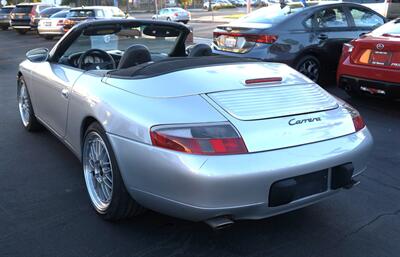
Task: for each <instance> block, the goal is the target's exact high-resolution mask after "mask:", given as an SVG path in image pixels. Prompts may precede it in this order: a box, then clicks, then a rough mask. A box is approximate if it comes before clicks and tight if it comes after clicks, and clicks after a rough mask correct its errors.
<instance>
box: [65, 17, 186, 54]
mask: <svg viewBox="0 0 400 257" xmlns="http://www.w3.org/2000/svg"><path fill="white" fill-rule="evenodd" d="M99 34H100V35H99ZM179 36H180V31H179V30H177V29H174V28H172V27H165V26H163V27H160V26H154V25H142V26H137V27H124V28H122V29H120V30H119V29H118V30H117V31H115V30H114V31H113V28H112V29H110V28H106V29H101V28H100V29H99V32H96V33H93V32H88V31H84V32H83V33H82V34H81V35H80V36H79V37H78V38H77V39H76V40H75V42H73V43H72V44H71V46H70V47H69V48H68V49H67V51H66V52H65V53H64V55H63V56H64V57H68V56H71V55H74V54H77V53H82V52H85V51H87V50H89V49H94V48H96V49H101V50H104V51H108V52H114V53H118V52H119V53H122V52H124V51H125V50H126V49H127V48H128V47H130V46H132V45H134V44H141V45H144V46H146V47H147V48H148V49H149V51H150V53H152V54H165V55H168V54H169V53H170V52H171V51H172V50H173V49H174V47H175V44H176V40H177V39H178V37H179Z"/></svg>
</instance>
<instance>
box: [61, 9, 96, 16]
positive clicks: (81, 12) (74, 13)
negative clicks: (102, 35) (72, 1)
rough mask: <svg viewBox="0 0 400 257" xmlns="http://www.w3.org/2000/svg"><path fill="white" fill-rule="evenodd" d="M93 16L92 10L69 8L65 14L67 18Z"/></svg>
mask: <svg viewBox="0 0 400 257" xmlns="http://www.w3.org/2000/svg"><path fill="white" fill-rule="evenodd" d="M95 16H96V15H95V12H94V10H71V11H69V14H68V15H67V17H68V18H86V17H95Z"/></svg>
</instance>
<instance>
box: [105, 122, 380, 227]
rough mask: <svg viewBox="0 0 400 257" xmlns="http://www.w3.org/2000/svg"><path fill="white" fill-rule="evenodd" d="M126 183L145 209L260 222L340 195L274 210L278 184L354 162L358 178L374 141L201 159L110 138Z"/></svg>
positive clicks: (356, 138)
mask: <svg viewBox="0 0 400 257" xmlns="http://www.w3.org/2000/svg"><path fill="white" fill-rule="evenodd" d="M108 136H109V139H110V141H111V144H112V146H113V149H114V151H115V154H116V157H117V160H118V165H119V168H120V170H121V174H122V177H123V179H124V183H125V185H126V187H127V189H128V191H129V193H130V194H131V195H132V197H133V198H134V199H135V200H137V201H138V202H139V203H141V204H142V205H144V206H145V207H147V208H150V209H153V210H156V211H159V212H161V213H165V214H168V215H171V216H175V217H180V218H184V219H188V220H194V221H201V220H207V219H210V218H213V217H218V216H222V215H224V216H225V215H226V216H230V217H231V218H232V219H235V220H237V219H260V218H265V217H269V216H273V215H276V214H279V213H284V212H288V211H291V210H294V209H297V208H300V207H304V206H307V205H310V204H312V203H315V202H318V201H320V200H322V199H324V198H326V197H328V196H330V195H332V194H334V193H335V192H338V191H339V190H337V189H334V188H333V187H331V186H330V184H329V186H328V185H327V187H326V189H325V190H322V191H318V192H317V193H314V194H312V195H308V196H305V197H302V198H299V199H296V200H294V201H291V202H289V203H286V204H282V205H279V206H276V207H271V206H273V205H271V201H270V200H269V198H270V195H271V193H270V189H271V187H272V185H273V184H274V183H275V182H277V181H280V180H284V179H288V178H293V177H296V176H302V175H306V174H310V173H314V172H317V171H321V170H326V171H327V172H328V173H327V174H328V176H329V178H327V179H328V181H331V179H332V176H331V174H332V169H331V168H332V167H335V166H338V165H343V164H346V163H352V165H353V167H354V173H353V174H354V175H353V176H356V175H358V174H359V173H361V172H362V171H364V170H365V168H366V161H367V158H368V155H369V153H370V150H371V147H372V144H373V140H372V137H371V135H370V133H369V131H368V129H366V128H365V129H363V130H361V131H359V132H358V133H354V134H351V135H347V136H344V137H340V138H336V139H332V140H327V141H323V142H318V143H313V144H308V145H302V146H297V147H291V148H286V149H280V150H274V151H266V152H259V153H252V154H243V155H228V156H197V155H189V154H183V153H178V152H174V151H169V150H165V149H160V148H156V147H153V146H149V145H145V144H141V143H137V142H134V141H131V140H128V139H126V138H121V137H118V136H115V135H110V134H109V135H108Z"/></svg>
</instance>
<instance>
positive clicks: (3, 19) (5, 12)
mask: <svg viewBox="0 0 400 257" xmlns="http://www.w3.org/2000/svg"><path fill="white" fill-rule="evenodd" d="M14 8H15V6H4V7H2V8H1V9H0V27H1V29H3V30H6V29H8V27H10V21H11V18H10V17H11V16H10V14H11V12H12V10H13V9H14Z"/></svg>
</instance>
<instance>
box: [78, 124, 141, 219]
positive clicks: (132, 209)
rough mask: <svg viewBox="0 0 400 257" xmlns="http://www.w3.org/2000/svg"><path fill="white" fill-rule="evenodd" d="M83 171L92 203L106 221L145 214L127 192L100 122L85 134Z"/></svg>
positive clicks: (89, 128)
mask: <svg viewBox="0 0 400 257" xmlns="http://www.w3.org/2000/svg"><path fill="white" fill-rule="evenodd" d="M95 149H98V150H95ZM99 156H100V157H101V158H100V157H99ZM82 169H83V175H84V178H85V184H86V190H87V192H88V195H89V199H90V202H91V204H92V206H93V208H94V209H95V211H96V213H97V214H98V215H100V216H101V217H102V218H103V219H105V220H109V221H117V220H121V219H126V218H130V217H133V216H137V215H140V214H141V213H143V212H144V210H145V209H144V207H142V206H141V205H139V204H138V203H137V202H136V201H134V200H133V199H132V198H131V197H130V195H129V193H128V192H127V190H126V187H125V185H124V182H123V180H122V176H121V173H120V171H119V168H118V163H117V160H116V159H115V155H114V152H113V150H112V147H111V144H110V143H109V141H108V139H107V136H106V133H105V131H104V129H103V128H102V127H101V126H100V124H99V123H97V122H93V123H92V124H91V125H90V126H89V127H88V129H87V130H86V132H85V137H84V141H83V147H82Z"/></svg>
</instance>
